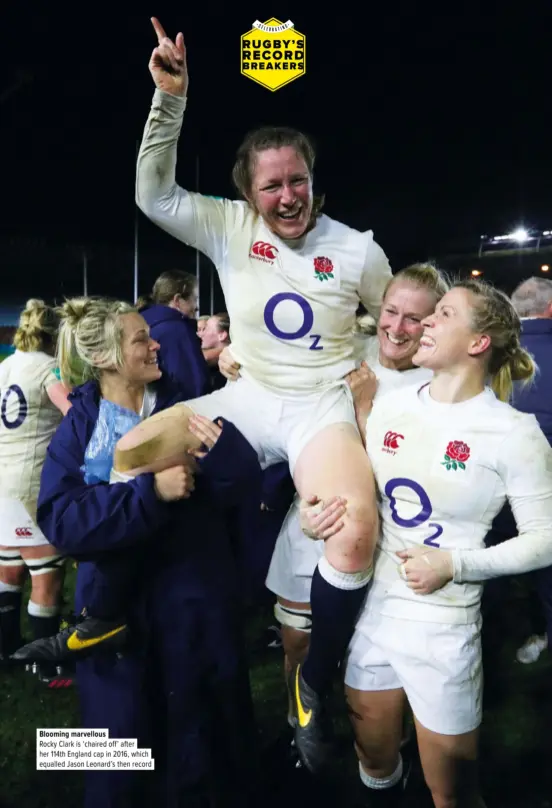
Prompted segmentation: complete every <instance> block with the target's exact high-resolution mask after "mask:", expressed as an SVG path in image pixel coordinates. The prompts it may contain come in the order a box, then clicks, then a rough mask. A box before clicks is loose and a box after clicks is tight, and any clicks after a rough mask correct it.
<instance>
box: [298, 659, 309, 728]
mask: <svg viewBox="0 0 552 808" xmlns="http://www.w3.org/2000/svg"><path fill="white" fill-rule="evenodd" d="M295 703H296V705H297V720H298V721H299V726H300V727H302V728H303V729H304V728H305V727H308V725H309V724H310V720H311V716H312V710H304V709H303V705H302V704H301V695H300V693H299V666H297V670H296V671H295Z"/></svg>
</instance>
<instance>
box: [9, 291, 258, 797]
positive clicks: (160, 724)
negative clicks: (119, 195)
mask: <svg viewBox="0 0 552 808" xmlns="http://www.w3.org/2000/svg"><path fill="white" fill-rule="evenodd" d="M158 348H159V345H158V343H157V342H155V341H154V340H153V339H152V338H151V337H150V334H149V330H148V327H147V325H146V322H145V320H144V319H143V317H141V315H139V314H138V313H137V312H136V311H135V310H134V309H133V308H132V307H131V306H129V305H128V304H126V303H121V302H112V301H108V300H101V299H100V300H97V299H92V300H91V299H77V300H70V301H67V302H66V303H65V305H64V307H63V319H62V326H61V338H60V352H59V353H60V355H59V360H60V362H59V364H60V367H61V373H62V377H63V378H65V379H66V380H67V381H68V382H69V383H70V384H72V385H73V384H75V383H76V382H79V383H80V384H79V386H77V387H76V388H74V389H73V392H72V397H71V400H72V407H71V409H70V411H69V413H68V415H67V416H66V418H65V420H64V421H63V422H62V424H61V427H60V429H58V431H57V432H56V434H55V435H54V437H53V439H52V442H51V443H50V445H49V447H48V453H47V459H46V464H45V471H44V474H43V475H42V484H41V490H40V497H39V504H38V514H39V515H38V517H37V519H38V523H39V525H40V526H41V529H42V530H43V532H44V535H45V536H47V537H48V539H50V540H51V541H52V543H53V545H54V547H56V548H58V549H59V548H64V549H65V552H66V554H67V555H70V556H73V557H75V558H76V559H77V560H78V561H79V566H78V576H77V588H76V595H75V600H76V605H75V611H76V613H77V614H79V613H80V614H81V619H80V620H79V621H78V622H77V624H76V625H72V626H67V627H65V628H64V629H62V631H60V632H59V633H58V634H55V635H54V636H49V637H45V638H44V639H42V640H38V641H35V642H33V643H30V644H28V645H27V646H24V647H23V648H21V649H19V651H18V652H17V654H15V655H14V658H15V659H18V660H20V661H36V662H38V663H40V664H41V663H42V662H43V661H47V662H54V663H59V662H61V661H62V660H63V659H68V658H71V659H72V660H78V663H77V667H78V679H79V695H80V698H81V709H82V725H83V726H86V727H101V728H104V727H107V728H108V729H109V731H110V734H111V735H112V736H113V735H114V736H115V737H116V736H117V735H118V734H122V736H123V737H135V736H137V737H138V739H139V740H138V743H139V746H140V747H150V746H151V744H152V743H153V744H154V751H153V757H158V756H159V755H165V758H166V761H168V763H167V765H166V766H163V767H162V771H160V772H157V771H156V772H155V774H154V776H153V778H152V779H153V781H154V782H155V783H156V785H155V788H156V789H157V791H156V793H159V794H160V795H161V794H163V795H166V794H174V795H175V799H177V802H178V803H179V804H186V805H188V804H191V802H193V801H195V799H194V795H195V796H197V792H198V791H202V790H203V787H204V784H203V780H204V779H205V780H207V779H208V770H209V766H210V760H212V759H213V755H212V754H211V753H210V751H209V750H208V749H207V744H208V740H207V739H209V738H210V737H212V736H211V726H210V725H209V727H207V726H206V724H207V723H208V722H210V720H211V717H210V716H211V713H210V711H209V710H208V709H207V706H206V705H205V703H204V701H203V693H204V692H207V693H208V694H209V698H210V699H211V698H212V699H213V700H215V703H217V705H219V704H220V705H221V707H220V710H219V711H217V715H216V722H217V737H220V738H222V735H220V733H225V732H227V733H229V735H227V740H226V742H225V744H226V746H227V752H228V754H229V755H231V756H232V757H233V760H232V761H231V762H230V761H229V763H228V765H229V767H231V769H232V772H233V775H234V773H237V772H239V771H240V768H241V769H242V770H243V768H244V767H247V766H248V765H249V763H248V761H251V760H252V755H251V754H250V751H251V748H250V746H249V743H250V741H252V738H251V735H250V733H251V723H250V721H249V716H250V715H251V711H250V706H249V703H248V702H249V693H248V687H247V679H246V678H244V677H243V673H242V671H243V667H242V661H241V657H240V642H239V631H240V626H239V614H238V611H237V609H238V604H239V602H240V601H239V598H238V597H237V593H236V590H235V585H236V582H235V576H234V567H233V558H232V556H231V549H230V540H229V536H228V534H227V529H226V524H225V519H224V517H223V513H224V508H226V507H228V505H229V503H232V505H233V506H234V505H239V504H240V501H241V498H242V497H245V496H246V495H247V496H250V492H251V487H252V486H253V490H255V486H256V484H257V475H258V474H259V473H260V469H259V465H258V461H257V457H256V454H255V452H254V451H253V449H251V447H250V446H249V445H248V444H247V443H246V441H245V439H244V438H243V437H242V436H241V435H240V434H239V433H238V431H237V430H236V429H234V428H233V427H232V425H231V424H228V423H224V424H222V423H218V424H215V423H213V422H211V421H209V419H207V418H202V417H195V418H190V413H189V411H188V410H187V408H186V407H185V406H183V405H182V404H181V403H180V402H181V401H182V398H183V396H182V393H181V392H180V391H179V390H178V389H175V388H174V387H173V386H172V385H171V384H170V382H167V380H165V379H164V378H163V377H162V376H161V372H160V370H159V368H158V366H157V352H158ZM177 403H178V405H179V406H178V407H177V406H173V405H175V404H177ZM180 411H181V412H182V413H183V414H184V416H185V418H186V419H187V420H188V422H189V423H188V428H187V429H186V428H184V425H183V424H182V422H181V421H179V422H178V423H177V424H176V427H175V426H174V416H175V414H176V413H177V412H180ZM163 419H165V420H169V421H171V422H172V429H173V430H175V431H176V435H174V431H173V432H171V433H170V436H173V435H174V437H173V439H172V440H170V441H169V440H168V439H167V440H165V442H163V441H162V440H161V441H159V440H157V435H153V437H152V428H153V429H154V430H155V427H156V426H158V425H159V423H160V421H163ZM133 427H136V428H137V430H138V431H139V429H140V428H144V429H146V431H147V436H146V440H145V441H142V442H141V447H140V448H141V449H142V455H143V453H144V450H145V451H147V450H148V449H149V448H150V447H149V446H147V442H148V440H149V441H150V443H151V442H153V443H155V444H156V445H155V450H156V452H155V456H156V458H157V459H158V460H159V459H160V456H161V460H162V459H163V458H162V455H163V452H169V453H171V456H170V457H169V458H168V460H170V461H171V462H170V468H167V467H166V464H163V463H160V465H158V466H157V467H156V468H152V466H151V464H144V465H148V468H147V469H145V468H139V469H136V468H134V472H135V473H134V474H133V475H132V476H131V475H124V476H121V475H119V476H117V475H113V474H112V472H113V465H114V454H115V447H116V445H117V443H118V442H119V448H122V450H123V460H127V461H128V455H129V452H130V454H132V456H133V458H134V460H135V459H136V453H135V452H133V449H134V448H135V447H134V446H132V441H131V445H130V446H129V445H128V444H127V445H126V446H125V445H124V440H123V446H122V447H121V445H120V439H121V438H123V439H124V437H126V436H127V435H129V434H131V433H133V432H134V430H133V429H132V428H133ZM134 434H136V433H134ZM163 436H164V437H165V438H168V437H169V433H168V432H167V430H164V431H163ZM179 441H180V442H179ZM177 445H178V452H176V455H177V456H176V457H175V448H176V446H177ZM200 448H201V450H200ZM125 450H126V452H125ZM190 452H192V453H193V456H191V454H190ZM165 459H167V455H165ZM196 463H197V464H198V465H199V466H200V467H201V471H202V474H201V475H200V476H199V479H198V485H197V490H196V489H195V484H194V471H195V469H196ZM131 465H132V464H131ZM136 465H137V463H136V462H134V467H135V466H136ZM138 465H142V464H141V463H138ZM125 468H127V469H128V468H129V466H128V463H127V465H126V467H125ZM138 472H142V473H138ZM192 492H193V493H192ZM198 535H201V541H195V540H194V539H195V538H196V537H197V536H198ZM130 631H131V632H132V637H133V643H132V646H130V644H127V643H126V638H127V635H128V634H129V632H130ZM198 638H199V639H198ZM123 648H124V650H125V655H124V658H117V656H116V652H118V651H121V650H122V649H123ZM94 652H97V653H98V657H97V658H91V657H93V654H94ZM205 688H207V690H206V691H205ZM153 691H155V692H153ZM122 693H124V698H122V697H121V694H122ZM234 711H235V712H234ZM236 712H238V713H239V720H238V718H237V716H236V714H235V713H236ZM150 731H151V734H149V733H150ZM230 736H231V740H230ZM152 737H153V740H152ZM157 742H158V743H160V746H161V749H162V751H159V750H158V752H156V751H155V748H156V747H155V745H156V743H157ZM246 745H247V747H248V748H247V749H246V748H245V746H246ZM232 750H235V756H234V752H233V751H232ZM218 765H219V764H218V763H217V767H218ZM216 776H217V775H216V774H215V777H216ZM134 777H135V775H134V774H133V773H131V772H118V773H113V772H93V773H89V776H88V786H87V792H86V805H87V806H90V808H96V806H98V805H108V804H110V805H112V804H114V802H113V800H115V802H117V803H118V800H119V798H120V799H122V800H123V802H124V804H125V805H129V806H130V805H132V806H135V805H136V806H137V805H139V804H140V805H141V804H142V801H143V800H141V799H140V797H139V796H138V797H137V800H136V801H134V800H133V798H131V795H132V794H134V793H136V785H135V783H134V782H133V778H134ZM238 779H239V778H238ZM251 781H252V778H251V777H250V772H248V775H247V777H245V776H244V786H243V787H244V789H245V790H246V789H248V788H249V787H250V785H249V783H250V782H251ZM210 782H211V781H209V784H210ZM232 782H233V783H237V780H232ZM226 785H227V783H225V786H226ZM236 787H237V786H236ZM115 793H116V794H117V795H118V796H117V798H115V797H114V796H113V795H114V794H115ZM123 794H124V797H123V796H122V795H123ZM127 798H128V799H127ZM152 799H153V797H152ZM160 799H161V797H160ZM236 804H239V805H245V804H246V801H245V798H244V799H243V800H242V799H241V795H240V798H238V797H236Z"/></svg>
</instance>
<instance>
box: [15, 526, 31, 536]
mask: <svg viewBox="0 0 552 808" xmlns="http://www.w3.org/2000/svg"><path fill="white" fill-rule="evenodd" d="M15 535H16V536H18V537H19V538H20V539H28V538H29V537H30V536H32V535H33V531H32V530H29V528H28V527H16V528H15Z"/></svg>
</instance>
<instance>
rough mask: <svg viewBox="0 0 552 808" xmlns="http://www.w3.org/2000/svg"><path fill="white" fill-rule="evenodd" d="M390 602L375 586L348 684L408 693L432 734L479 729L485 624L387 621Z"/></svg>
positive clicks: (353, 646) (356, 638) (352, 651)
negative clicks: (385, 608) (386, 606)
mask: <svg viewBox="0 0 552 808" xmlns="http://www.w3.org/2000/svg"><path fill="white" fill-rule="evenodd" d="M420 597H422V596H420ZM384 599H385V590H384V588H383V587H382V585H381V584H379V585H378V584H377V583H374V584H373V585H372V587H371V588H370V590H369V592H368V597H367V599H366V605H365V607H364V611H363V613H362V615H361V616H360V618H359V621H358V622H357V626H356V629H355V633H354V635H353V638H352V640H351V643H350V646H349V652H348V657H347V665H346V671H345V684H347V685H349V687H352V688H354V689H355V690H363V691H368V692H369V691H379V690H394V689H396V688H403V689H404V691H405V693H406V696H407V698H408V701H409V703H410V706H411V708H412V712H413V713H414V715H415V716H416V718H417V719H418V721H419V722H420V724H421V725H422V726H424V727H426V728H427V729H429V730H430V731H431V732H437V733H439V734H441V735H462V734H463V733H465V732H471V731H472V730H474V729H476V728H477V727H478V726H479V725H480V723H481V713H482V695H483V667H482V658H481V620H479V621H478V622H477V623H473V624H468V625H465V624H458V623H430V622H423V621H418V620H407V619H401V618H397V617H386V616H384V615H382V614H381V609H382V606H383V603H384Z"/></svg>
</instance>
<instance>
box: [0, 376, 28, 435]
mask: <svg viewBox="0 0 552 808" xmlns="http://www.w3.org/2000/svg"><path fill="white" fill-rule="evenodd" d="M13 396H16V398H17V399H18V402H19V412H18V413H17V418H15V419H14V420H13V421H10V420H8V403H9V401H10V397H13ZM0 402H1V403H0V420H1V421H2V423H3V425H4V426H5V427H6V429H17V427H18V426H21V424H22V423H23V421H24V420H25V418H26V417H27V413H28V411H29V405H28V404H27V399H26V398H25V394H24V393H23V390H22V389H21V388H20V387H19V385H18V384H11V385H10V386H9V387H7V388H6V389H5V390H1V391H0Z"/></svg>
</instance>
